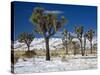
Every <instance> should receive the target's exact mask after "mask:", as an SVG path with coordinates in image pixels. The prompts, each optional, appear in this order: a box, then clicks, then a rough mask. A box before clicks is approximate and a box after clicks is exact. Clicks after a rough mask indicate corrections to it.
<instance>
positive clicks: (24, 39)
mask: <svg viewBox="0 0 100 75" xmlns="http://www.w3.org/2000/svg"><path fill="white" fill-rule="evenodd" d="M33 39H34V36H33V34H30V33H26V32H23V33H21V34H20V35H19V40H18V41H19V42H21V43H25V44H26V45H27V48H28V51H30V44H31V42H32V41H33Z"/></svg>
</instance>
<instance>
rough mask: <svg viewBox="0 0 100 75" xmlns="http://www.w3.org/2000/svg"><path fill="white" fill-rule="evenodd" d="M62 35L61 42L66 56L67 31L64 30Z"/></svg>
mask: <svg viewBox="0 0 100 75" xmlns="http://www.w3.org/2000/svg"><path fill="white" fill-rule="evenodd" d="M62 35H63V37H62V42H63V45H64V47H65V50H66V54H68V31H67V30H66V29H64V30H63V33H62Z"/></svg>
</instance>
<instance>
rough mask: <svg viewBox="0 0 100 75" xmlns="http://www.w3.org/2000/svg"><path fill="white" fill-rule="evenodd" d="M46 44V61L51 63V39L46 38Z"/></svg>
mask: <svg viewBox="0 0 100 75" xmlns="http://www.w3.org/2000/svg"><path fill="white" fill-rule="evenodd" d="M45 44H46V60H47V61H50V52H49V38H45Z"/></svg>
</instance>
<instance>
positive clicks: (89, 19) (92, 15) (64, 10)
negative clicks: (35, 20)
mask: <svg viewBox="0 0 100 75" xmlns="http://www.w3.org/2000/svg"><path fill="white" fill-rule="evenodd" d="M38 6H40V7H43V8H44V9H45V10H47V11H56V13H57V14H58V15H59V16H58V17H60V16H65V18H66V19H67V20H68V23H66V24H65V25H64V26H63V27H62V28H61V29H60V30H59V32H58V33H56V34H55V35H56V36H55V35H54V37H58V36H59V35H60V32H61V31H62V29H63V28H66V29H67V30H68V31H70V32H74V26H75V25H76V26H80V25H83V26H84V31H85V32H86V31H88V29H89V28H92V29H94V30H95V32H96V33H97V7H95V6H79V5H61V4H60V5H58V4H46V3H31V2H14V26H15V29H14V32H15V39H17V38H18V35H19V34H20V33H21V32H30V33H31V32H32V30H33V25H32V23H31V22H30V21H29V18H30V16H31V14H32V11H33V9H34V7H38ZM57 35H58V36H57ZM96 35H97V34H96ZM96 35H95V36H96ZM35 36H36V37H38V38H39V37H42V36H41V35H39V34H35Z"/></svg>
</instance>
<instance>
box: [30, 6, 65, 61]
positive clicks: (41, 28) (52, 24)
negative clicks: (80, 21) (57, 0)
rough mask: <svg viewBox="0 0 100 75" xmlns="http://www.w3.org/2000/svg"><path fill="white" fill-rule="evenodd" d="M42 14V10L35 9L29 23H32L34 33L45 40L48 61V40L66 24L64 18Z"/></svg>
mask: <svg viewBox="0 0 100 75" xmlns="http://www.w3.org/2000/svg"><path fill="white" fill-rule="evenodd" d="M44 12H45V9H44V8H41V7H35V8H34V10H33V13H32V15H31V18H30V21H31V22H32V23H33V26H34V31H35V32H37V33H38V34H40V35H43V37H44V39H45V45H46V60H47V61H49V60H50V52H49V39H50V37H51V36H53V35H54V34H55V33H56V32H57V31H58V30H59V29H60V28H61V27H62V26H63V25H64V24H65V23H66V20H65V18H64V16H62V17H61V19H58V16H57V14H54V13H44Z"/></svg>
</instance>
